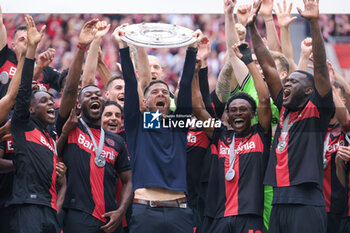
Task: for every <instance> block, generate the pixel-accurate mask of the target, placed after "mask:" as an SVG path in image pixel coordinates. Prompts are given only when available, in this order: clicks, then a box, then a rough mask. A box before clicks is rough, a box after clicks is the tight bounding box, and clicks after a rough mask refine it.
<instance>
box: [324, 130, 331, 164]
mask: <svg viewBox="0 0 350 233" xmlns="http://www.w3.org/2000/svg"><path fill="white" fill-rule="evenodd" d="M330 135H331V132H328V133H327V138H326V141H325V143H324V146H323V169H325V168H326V167H327V165H328V161H327V158H326V153H327V147H328V144H329V137H330Z"/></svg>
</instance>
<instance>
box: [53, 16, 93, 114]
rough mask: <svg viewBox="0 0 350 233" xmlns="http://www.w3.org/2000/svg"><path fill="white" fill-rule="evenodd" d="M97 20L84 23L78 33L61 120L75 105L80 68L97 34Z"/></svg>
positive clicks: (61, 108) (64, 92) (63, 98)
mask: <svg viewBox="0 0 350 233" xmlns="http://www.w3.org/2000/svg"><path fill="white" fill-rule="evenodd" d="M97 22H98V19H93V20H90V21H89V22H87V23H85V24H84V26H83V28H82V30H81V31H80V35H79V41H78V48H77V49H76V51H75V55H74V58H73V62H72V64H71V66H70V68H69V72H68V76H67V81H66V85H65V87H64V90H63V95H62V100H61V106H60V110H59V112H58V114H59V116H60V117H61V118H62V119H67V118H68V116H69V114H70V112H71V110H72V108H73V107H74V106H75V104H76V99H77V94H78V93H77V92H78V85H79V81H80V73H81V67H82V65H83V59H84V55H85V51H86V48H87V46H89V45H90V43H91V42H92V40H93V39H94V37H95V34H96V32H97V29H96V24H97Z"/></svg>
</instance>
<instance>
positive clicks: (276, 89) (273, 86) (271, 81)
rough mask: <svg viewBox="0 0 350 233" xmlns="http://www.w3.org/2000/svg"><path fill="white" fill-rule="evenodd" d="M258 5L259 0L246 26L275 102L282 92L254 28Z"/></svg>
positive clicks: (275, 73) (273, 66) (267, 52)
mask: <svg viewBox="0 0 350 233" xmlns="http://www.w3.org/2000/svg"><path fill="white" fill-rule="evenodd" d="M260 4H261V0H260V1H258V2H254V5H253V10H252V14H251V16H250V17H249V20H248V26H249V30H250V34H251V37H252V42H253V47H254V52H255V55H256V57H257V59H258V61H259V64H260V66H261V69H262V70H263V73H264V77H265V80H266V82H267V85H268V87H269V90H270V93H271V96H272V98H273V100H274V101H276V99H277V96H278V94H279V93H280V91H281V90H282V83H281V80H280V78H279V75H278V72H277V68H276V64H275V61H274V60H273V58H272V56H271V54H270V52H269V51H268V49H267V48H266V46H265V45H264V42H263V41H262V39H261V37H260V35H259V33H258V30H257V29H256V26H255V20H256V15H257V13H258V12H259V7H260Z"/></svg>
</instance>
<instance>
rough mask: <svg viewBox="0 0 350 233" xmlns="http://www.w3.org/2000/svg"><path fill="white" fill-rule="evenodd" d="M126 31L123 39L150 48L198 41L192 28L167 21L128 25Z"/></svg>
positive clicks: (182, 44) (184, 44)
mask: <svg viewBox="0 0 350 233" xmlns="http://www.w3.org/2000/svg"><path fill="white" fill-rule="evenodd" d="M124 31H125V32H126V33H125V36H122V37H121V39H122V40H124V41H125V42H127V43H129V44H133V45H137V46H141V47H148V48H177V47H183V46H186V45H189V44H192V43H194V42H195V41H196V38H194V37H192V33H193V31H192V30H191V29H188V28H185V27H181V26H177V25H172V24H165V23H141V24H132V25H128V26H126V27H125V28H124Z"/></svg>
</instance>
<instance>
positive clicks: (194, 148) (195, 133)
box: [186, 128, 210, 205]
mask: <svg viewBox="0 0 350 233" xmlns="http://www.w3.org/2000/svg"><path fill="white" fill-rule="evenodd" d="M209 144H210V140H209V138H208V137H207V135H206V134H205V132H204V131H203V130H202V129H196V128H193V129H190V130H189V131H188V134H187V148H186V153H187V164H186V172H187V176H186V181H187V192H188V199H189V203H190V205H191V203H192V200H195V199H196V197H197V196H198V195H199V187H200V182H201V176H202V168H203V162H204V157H205V155H206V152H207V150H208V148H209Z"/></svg>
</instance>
